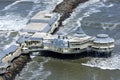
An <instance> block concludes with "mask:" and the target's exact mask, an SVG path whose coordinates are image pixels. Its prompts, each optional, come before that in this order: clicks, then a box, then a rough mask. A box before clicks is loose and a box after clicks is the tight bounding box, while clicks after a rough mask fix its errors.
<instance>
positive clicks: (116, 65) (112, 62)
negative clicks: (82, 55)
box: [82, 53, 120, 70]
mask: <svg viewBox="0 0 120 80" xmlns="http://www.w3.org/2000/svg"><path fill="white" fill-rule="evenodd" d="M113 54H114V53H113ZM82 65H85V66H90V67H97V68H100V69H109V70H115V69H119V70H120V55H114V56H113V57H111V58H107V59H105V58H104V59H103V58H92V59H91V60H90V61H88V62H87V63H82Z"/></svg>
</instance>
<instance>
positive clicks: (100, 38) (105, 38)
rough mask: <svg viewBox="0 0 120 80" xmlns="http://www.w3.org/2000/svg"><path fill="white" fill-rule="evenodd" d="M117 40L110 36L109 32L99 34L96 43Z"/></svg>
mask: <svg viewBox="0 0 120 80" xmlns="http://www.w3.org/2000/svg"><path fill="white" fill-rule="evenodd" d="M114 41H115V40H114V39H113V38H110V37H109V36H108V35H107V34H98V35H97V37H96V38H95V39H94V41H93V42H94V43H112V42H114Z"/></svg>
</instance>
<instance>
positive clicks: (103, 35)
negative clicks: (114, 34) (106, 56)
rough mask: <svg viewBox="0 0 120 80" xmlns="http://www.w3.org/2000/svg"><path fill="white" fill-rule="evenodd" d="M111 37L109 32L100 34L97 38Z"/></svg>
mask: <svg viewBox="0 0 120 80" xmlns="http://www.w3.org/2000/svg"><path fill="white" fill-rule="evenodd" d="M107 37H109V36H108V35H107V34H98V35H97V38H107Z"/></svg>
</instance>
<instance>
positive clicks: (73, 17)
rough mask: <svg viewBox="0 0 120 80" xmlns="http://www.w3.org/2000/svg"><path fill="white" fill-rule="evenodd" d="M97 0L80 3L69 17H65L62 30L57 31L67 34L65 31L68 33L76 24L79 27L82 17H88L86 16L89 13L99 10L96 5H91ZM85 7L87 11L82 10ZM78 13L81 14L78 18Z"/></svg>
mask: <svg viewBox="0 0 120 80" xmlns="http://www.w3.org/2000/svg"><path fill="white" fill-rule="evenodd" d="M99 1H100V0H90V1H88V2H85V3H82V4H80V5H79V6H78V7H77V8H76V9H75V10H74V11H73V13H72V14H71V16H70V18H68V19H66V20H65V21H64V22H63V25H65V27H64V28H63V29H62V30H61V31H62V32H61V31H59V32H60V33H62V34H67V33H70V32H71V31H73V30H74V28H76V26H77V27H81V21H82V20H83V18H84V17H88V16H90V14H93V13H97V12H100V10H97V9H96V8H97V7H94V6H93V5H96V4H99ZM90 6H91V8H89V7H90ZM92 6H93V7H92ZM85 9H87V11H85V12H83V10H85ZM78 15H81V16H80V17H79V18H78ZM76 18H77V19H76ZM73 22H74V23H73ZM71 25H72V26H71ZM68 27H69V28H68ZM81 29H82V28H81Z"/></svg>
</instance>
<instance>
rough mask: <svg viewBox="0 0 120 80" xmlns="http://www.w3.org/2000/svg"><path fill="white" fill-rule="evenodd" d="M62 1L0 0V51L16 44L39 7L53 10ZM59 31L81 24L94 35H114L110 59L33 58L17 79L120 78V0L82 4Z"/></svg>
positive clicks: (63, 31) (100, 0)
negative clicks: (18, 35)
mask: <svg viewBox="0 0 120 80" xmlns="http://www.w3.org/2000/svg"><path fill="white" fill-rule="evenodd" d="M59 1H61V0H19V1H4V0H3V1H2V0H1V1H0V51H2V50H3V49H5V48H7V47H8V46H9V45H10V44H15V40H16V39H17V33H13V30H14V31H19V29H21V28H23V27H25V26H26V23H27V22H28V20H29V18H30V17H31V16H33V15H34V14H35V13H36V12H37V11H39V10H52V9H54V7H55V5H57V3H58V2H59ZM63 24H64V25H65V27H61V28H60V30H59V31H58V32H57V33H62V34H69V33H71V32H72V31H74V30H75V29H76V28H77V27H78V26H81V28H82V29H83V30H84V32H85V33H86V34H88V35H91V36H96V35H97V34H99V33H106V34H109V36H110V37H113V38H115V45H116V46H115V49H114V51H113V54H112V57H110V58H107V59H105V58H80V59H75V60H68V59H65V60H63V59H55V58H51V57H41V56H38V57H34V58H32V61H31V62H29V63H28V64H27V65H26V66H25V68H24V69H23V70H22V71H21V73H20V74H19V75H17V76H16V79H15V80H120V76H119V75H120V1H119V0H90V1H88V2H86V3H83V4H80V5H79V6H78V7H77V8H76V9H75V10H74V11H73V13H72V14H71V17H70V18H68V19H67V20H65V21H64V22H63Z"/></svg>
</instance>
